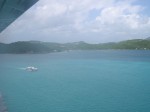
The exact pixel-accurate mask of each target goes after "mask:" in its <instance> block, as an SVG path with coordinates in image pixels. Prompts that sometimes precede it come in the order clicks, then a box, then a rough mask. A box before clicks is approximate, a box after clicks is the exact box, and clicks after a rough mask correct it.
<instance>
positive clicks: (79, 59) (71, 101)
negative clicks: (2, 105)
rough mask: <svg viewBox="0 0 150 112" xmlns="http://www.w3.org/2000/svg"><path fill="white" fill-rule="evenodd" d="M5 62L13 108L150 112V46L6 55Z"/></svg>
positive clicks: (1, 58)
mask: <svg viewBox="0 0 150 112" xmlns="http://www.w3.org/2000/svg"><path fill="white" fill-rule="evenodd" d="M0 62H1V63H0V91H1V92H2V93H3V95H4V98H5V101H6V104H7V107H8V110H9V112H150V106H149V105H150V87H149V85H150V51H138V50H137V51H131V50H130V51H113V50H112V51H72V52H60V53H52V54H25V55H23V54H21V55H15V54H14V55H12V54H1V55H0ZM27 66H35V67H37V68H39V70H38V71H37V72H27V71H25V70H23V69H22V68H24V67H27Z"/></svg>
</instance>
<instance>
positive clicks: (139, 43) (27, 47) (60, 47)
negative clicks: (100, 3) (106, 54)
mask: <svg viewBox="0 0 150 112" xmlns="http://www.w3.org/2000/svg"><path fill="white" fill-rule="evenodd" d="M106 49H139V50H142V49H144V50H149V49H150V40H149V39H134V40H127V41H121V42H118V43H113V42H111V43H101V44H89V43H85V42H82V41H81V42H73V43H65V44H59V43H51V42H40V41H22V42H21V41H20V42H14V43H10V44H4V43H0V53H16V54H20V53H51V52H61V51H69V50H106Z"/></svg>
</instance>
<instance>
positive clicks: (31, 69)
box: [25, 66, 38, 72]
mask: <svg viewBox="0 0 150 112" xmlns="http://www.w3.org/2000/svg"><path fill="white" fill-rule="evenodd" d="M25 70H26V71H29V72H34V71H37V70H38V68H35V67H33V66H31V67H27V68H26V69H25Z"/></svg>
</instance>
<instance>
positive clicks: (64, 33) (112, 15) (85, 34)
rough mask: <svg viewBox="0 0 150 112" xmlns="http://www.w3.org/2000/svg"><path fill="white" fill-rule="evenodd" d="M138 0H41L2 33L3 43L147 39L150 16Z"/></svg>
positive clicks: (96, 41)
mask: <svg viewBox="0 0 150 112" xmlns="http://www.w3.org/2000/svg"><path fill="white" fill-rule="evenodd" d="M134 2H136V1H135V0H124V1H123V0H82V1H81V0H70V1H68V0H40V1H39V3H37V4H36V5H35V6H33V7H32V8H31V9H30V10H28V11H27V12H26V13H25V14H24V15H23V16H21V17H20V18H19V19H18V20H17V21H15V22H14V23H13V24H12V25H11V26H10V27H8V28H7V29H6V30H5V31H4V32H3V33H2V34H0V36H1V38H0V40H1V41H2V42H13V41H22V40H40V41H51V42H63V43H64V42H73V41H86V42H89V43H100V42H109V41H121V40H125V39H134V38H145V37H147V36H149V35H150V33H149V30H150V17H148V16H147V15H143V14H142V11H144V6H140V5H135V4H133V3H134Z"/></svg>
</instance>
